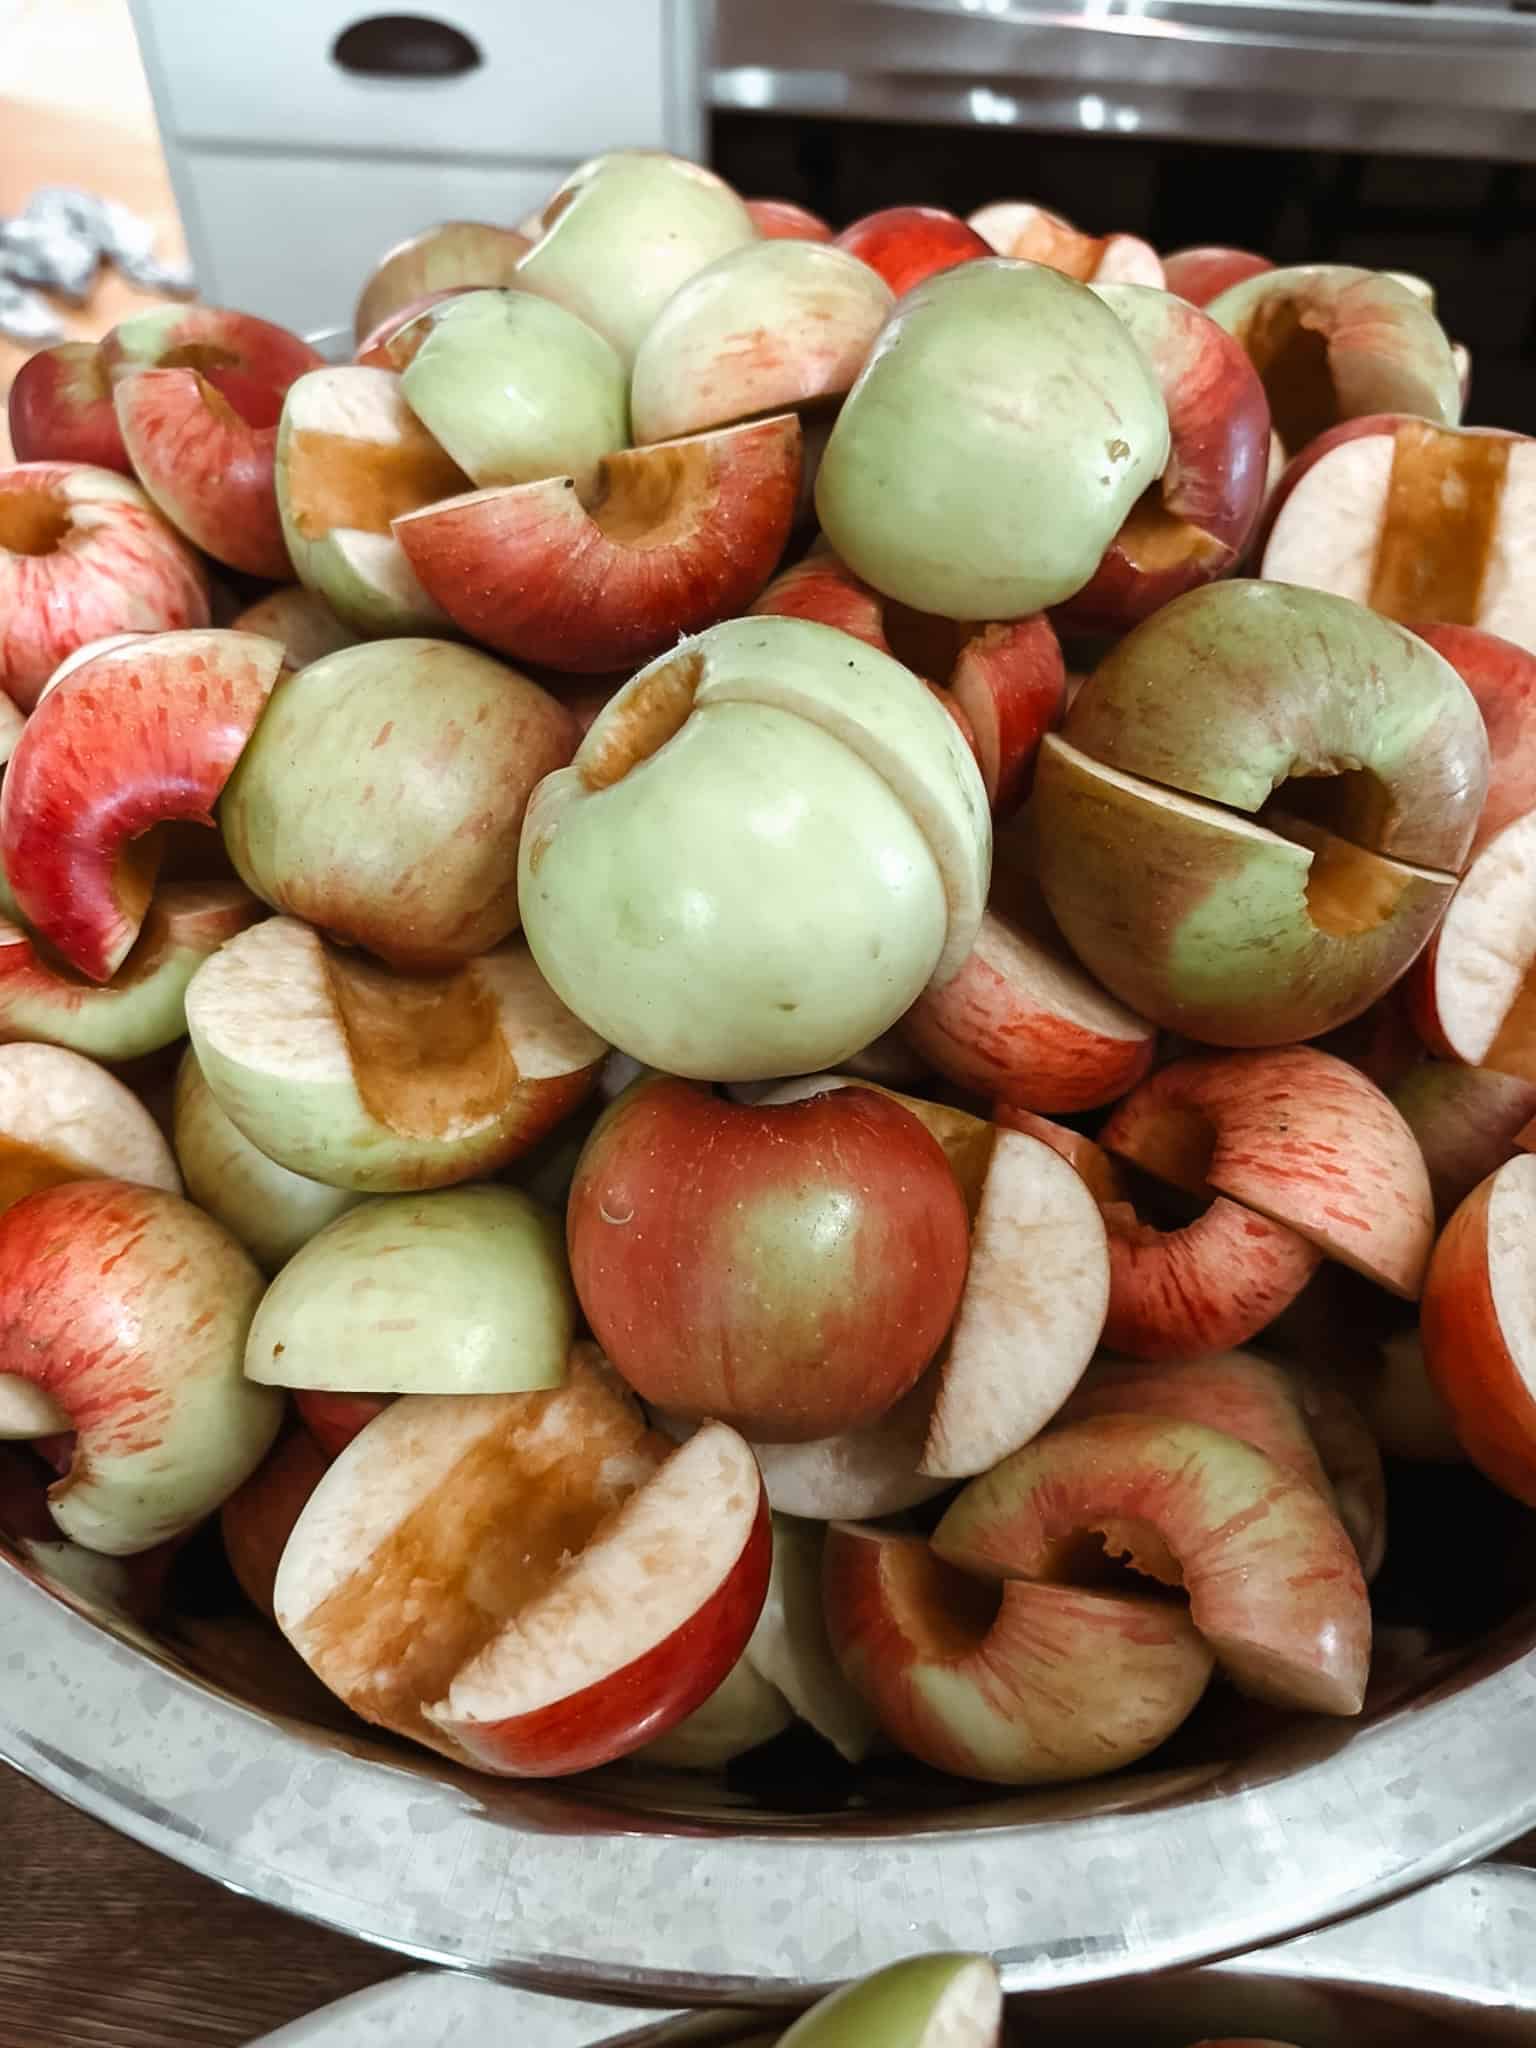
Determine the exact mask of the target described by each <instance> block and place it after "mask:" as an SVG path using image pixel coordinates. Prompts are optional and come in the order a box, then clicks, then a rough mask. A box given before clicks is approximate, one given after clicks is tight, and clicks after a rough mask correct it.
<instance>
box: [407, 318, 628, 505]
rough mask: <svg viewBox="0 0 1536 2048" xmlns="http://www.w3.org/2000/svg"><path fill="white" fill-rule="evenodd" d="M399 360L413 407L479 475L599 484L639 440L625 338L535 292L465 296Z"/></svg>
mask: <svg viewBox="0 0 1536 2048" xmlns="http://www.w3.org/2000/svg"><path fill="white" fill-rule="evenodd" d="M419 326H420V329H421V332H420V333H419V334H417V333H412V335H411V336H410V340H409V344H408V346H409V360H408V361H406V362H401V363H399V364H398V365H397V367H398V368H399V369H400V389H401V392H402V393H403V395H404V398H405V402H406V404H407V405H408V406H409V407H410V408H411V411H412V412H413V413H415V415H416V417H417V418H418V419H419V420H420V421H421V423H422V425H423V426H424V427H425V428H426V430H427V432H428V433H429V434H430V435H431V436H432V438H433V439H434V440H435V441H436V442H437V444H438V446H439V447H440V448H442V449H444V450H446V452H447V453H448V455H450V456H451V457H452V459H453V460H454V461H455V462H456V463H457V464H458V466H459V468H460V469H462V470H463V472H464V474H465V475H466V476H467V477H468V478H469V479H470V480H471V482H473V483H475V484H478V485H486V484H526V483H534V482H536V481H538V480H539V479H540V478H542V477H547V476H574V477H575V478H576V480H577V483H578V485H582V486H585V485H587V484H589V483H590V482H591V479H592V477H593V475H594V473H595V472H596V469H597V465H598V464H599V462H601V460H602V458H603V457H604V456H605V455H611V454H613V452H614V451H615V450H616V449H619V448H624V447H627V446H628V444H629V383H628V378H627V376H626V373H625V368H624V365H623V363H622V362H621V361H620V360H619V357H618V354H617V352H616V351H615V349H614V348H613V345H612V344H611V343H610V342H608V341H605V340H604V339H603V337H602V335H600V334H598V333H596V332H595V331H594V330H593V329H592V328H590V327H588V326H587V324H586V322H585V321H584V320H578V319H577V317H576V315H575V314H574V313H568V312H567V311H566V310H565V308H564V307H563V306H558V305H556V304H555V303H554V301H553V300H551V299H541V298H538V297H536V296H535V294H534V293H532V292H521V291H479V292H463V293H458V294H456V295H455V296H454V297H453V298H452V299H450V300H448V301H446V302H440V303H439V304H438V305H436V306H434V307H433V308H432V309H431V310H430V311H428V312H427V313H424V314H423V315H422V316H421V319H420V322H419Z"/></svg>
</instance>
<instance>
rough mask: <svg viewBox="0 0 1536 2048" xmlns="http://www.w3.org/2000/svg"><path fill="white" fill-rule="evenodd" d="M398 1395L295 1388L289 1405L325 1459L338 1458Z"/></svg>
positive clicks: (318, 1388)
mask: <svg viewBox="0 0 1536 2048" xmlns="http://www.w3.org/2000/svg"><path fill="white" fill-rule="evenodd" d="M399 1399H400V1396H399V1395H398V1394H333V1393H330V1392H328V1391H327V1390H326V1389H325V1388H323V1387H295V1388H294V1390H293V1405H294V1407H295V1408H296V1409H297V1410H298V1414H299V1420H300V1421H301V1422H302V1423H303V1425H304V1427H305V1428H306V1429H307V1430H308V1431H309V1433H310V1435H311V1436H312V1437H313V1438H314V1440H315V1442H316V1443H317V1444H318V1445H319V1447H320V1449H321V1450H322V1451H324V1453H325V1455H326V1458H327V1459H328V1460H329V1459H331V1458H339V1457H340V1456H341V1454H342V1452H343V1451H344V1450H345V1449H346V1448H347V1445H348V1444H349V1443H351V1441H352V1439H353V1437H355V1436H357V1435H358V1434H360V1432H361V1431H363V1430H365V1429H366V1428H367V1427H368V1425H369V1423H370V1422H372V1420H373V1418H374V1417H375V1416H376V1415H382V1414H383V1413H384V1410H385V1409H386V1408H388V1407H389V1406H390V1405H391V1403H393V1402H395V1401H397V1400H399Z"/></svg>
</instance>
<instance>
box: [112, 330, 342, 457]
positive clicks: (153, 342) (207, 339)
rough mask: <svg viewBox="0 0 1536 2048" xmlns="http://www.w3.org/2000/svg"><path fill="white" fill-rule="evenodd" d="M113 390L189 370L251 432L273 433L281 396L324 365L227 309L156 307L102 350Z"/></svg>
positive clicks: (288, 338)
mask: <svg viewBox="0 0 1536 2048" xmlns="http://www.w3.org/2000/svg"><path fill="white" fill-rule="evenodd" d="M101 360H102V364H103V366H104V368H105V370H106V372H107V376H108V378H109V379H110V381H111V383H112V385H113V387H114V389H115V388H116V387H117V385H118V384H120V383H121V382H123V381H124V380H125V379H126V378H129V377H134V376H137V375H138V374H139V373H140V372H141V371H145V370H190V371H193V372H194V373H195V374H196V375H197V376H199V377H201V378H203V379H204V380H205V382H207V383H208V384H210V385H212V387H213V389H214V390H215V391H216V392H217V393H218V394H219V396H220V397H221V398H222V399H223V400H224V401H225V402H226V404H227V405H229V406H230V407H231V408H232V410H233V411H234V412H235V413H236V414H237V415H238V416H239V417H240V418H241V419H242V420H245V421H247V422H248V423H249V424H250V425H251V426H253V427H275V426H276V425H277V420H278V415H279V414H280V413H281V411H282V409H283V394H284V392H285V391H286V390H287V389H288V387H289V385H290V384H292V383H293V381H294V379H295V378H296V377H301V376H303V374H304V372H305V371H306V370H314V369H318V368H319V367H320V365H321V364H322V363H323V362H324V360H325V358H324V357H323V356H322V355H321V354H320V352H319V350H318V349H315V348H311V346H310V345H309V343H308V342H307V341H301V340H300V339H299V337H298V335H296V334H290V333H289V331H288V329H287V328H286V327H278V326H275V325H274V324H273V322H272V321H270V320H259V319H258V318H257V317H256V315H255V314H254V313H237V312H233V311H231V310H230V309H229V308H228V307H225V306H202V305H184V306H152V307H150V308H148V309H147V310H146V311H145V312H142V313H135V314H133V315H131V316H130V318H128V319H127V320H122V321H119V322H118V324H117V326H116V327H114V328H113V329H112V330H111V332H110V333H109V334H108V335H106V337H105V338H104V339H103V341H102V342H101Z"/></svg>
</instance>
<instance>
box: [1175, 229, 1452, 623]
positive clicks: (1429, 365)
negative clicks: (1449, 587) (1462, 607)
mask: <svg viewBox="0 0 1536 2048" xmlns="http://www.w3.org/2000/svg"><path fill="white" fill-rule="evenodd" d="M1206 311H1207V312H1208V313H1209V314H1210V316H1211V318H1212V319H1213V320H1218V321H1220V323H1221V325H1222V326H1223V327H1225V328H1226V330H1227V331H1228V333H1229V334H1234V335H1236V337H1237V339H1238V340H1239V341H1240V342H1241V343H1242V344H1243V347H1244V348H1245V349H1246V350H1247V352H1248V354H1249V356H1250V357H1251V358H1252V361H1253V366H1254V368H1255V369H1256V370H1257V371H1258V373H1259V376H1260V377H1261V379H1262V380H1263V384H1264V389H1265V391H1266V393H1267V394H1268V396H1269V409H1270V413H1271V414H1272V416H1273V418H1274V423H1275V431H1276V432H1277V433H1278V434H1279V436H1280V438H1281V440H1282V441H1283V442H1284V443H1285V447H1286V451H1287V453H1289V454H1292V455H1294V454H1296V452H1297V451H1298V450H1299V449H1301V448H1304V447H1305V446H1306V444H1307V443H1308V442H1309V441H1311V440H1314V439H1315V438H1316V437H1317V435H1319V434H1321V433H1323V432H1325V431H1326V430H1327V429H1328V428H1329V427H1332V426H1336V425H1337V424H1338V422H1339V421H1340V420H1347V419H1352V418H1355V417H1358V416H1359V415H1362V414H1365V413H1377V412H1405V413H1412V414H1413V415H1415V417H1417V418H1420V419H1426V420H1431V421H1433V422H1435V423H1436V424H1437V425H1440V426H1445V427H1453V426H1455V424H1456V422H1457V420H1458V419H1459V418H1460V416H1461V380H1460V378H1459V376H1458V374H1457V370H1456V364H1455V362H1454V360H1453V359H1452V356H1451V345H1450V342H1449V341H1448V340H1447V339H1446V337H1445V333H1444V330H1443V329H1442V328H1441V326H1440V323H1439V321H1438V320H1436V318H1435V316H1434V314H1433V313H1432V312H1430V310H1429V308H1428V307H1427V306H1426V305H1425V304H1424V302H1423V300H1422V299H1420V298H1419V297H1418V296H1417V294H1416V293H1414V292H1411V291H1409V290H1408V288H1407V287H1406V286H1405V285H1403V284H1400V283H1399V282H1398V281H1397V280H1396V279H1394V278H1390V277H1387V276H1385V275H1383V274H1382V273H1381V272H1380V271H1375V270H1359V269H1354V268H1352V267H1351V266H1349V265H1348V264H1342V263H1307V264H1300V265H1298V266H1296V267H1295V268H1292V269H1285V270H1268V271H1264V272H1262V273H1261V274H1260V275H1258V276H1255V277H1250V278H1248V279H1246V280H1245V281H1244V282H1242V283H1240V284H1234V285H1231V286H1229V287H1228V289H1227V290H1226V291H1224V292H1220V293H1218V295H1217V296H1216V297H1215V298H1214V299H1211V300H1210V301H1209V302H1208V304H1207V306H1206ZM1421 616H1423V614H1421Z"/></svg>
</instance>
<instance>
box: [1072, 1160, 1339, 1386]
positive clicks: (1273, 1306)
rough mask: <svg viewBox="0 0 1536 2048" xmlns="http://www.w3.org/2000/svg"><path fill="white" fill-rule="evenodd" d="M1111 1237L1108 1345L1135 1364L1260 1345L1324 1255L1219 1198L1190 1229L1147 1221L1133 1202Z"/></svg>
mask: <svg viewBox="0 0 1536 2048" xmlns="http://www.w3.org/2000/svg"><path fill="white" fill-rule="evenodd" d="M1103 1216H1104V1225H1105V1228H1106V1230H1107V1231H1108V1232H1109V1313H1108V1315H1107V1316H1106V1318H1105V1322H1104V1343H1105V1346H1106V1348H1107V1349H1109V1350H1110V1351H1119V1352H1123V1353H1124V1354H1125V1355H1126V1356H1127V1357H1129V1358H1146V1359H1168V1358H1192V1357H1193V1358H1199V1357H1203V1356H1206V1355H1207V1354H1209V1353H1211V1352H1215V1351H1231V1350H1233V1349H1234V1348H1235V1347H1236V1346H1238V1345H1240V1344H1246V1343H1247V1342H1248V1340H1249V1338H1250V1337H1256V1336H1257V1335H1258V1333H1259V1331H1260V1330H1262V1329H1264V1328H1265V1327H1266V1325H1267V1324H1269V1323H1272V1322H1273V1321H1274V1319H1275V1317H1276V1316H1277V1315H1279V1314H1280V1312H1281V1310H1282V1309H1284V1308H1287V1307H1289V1305H1290V1304H1291V1303H1292V1302H1293V1301H1294V1300H1295V1299H1296V1297H1297V1295H1298V1294H1300V1292H1301V1290H1302V1288H1303V1287H1305V1286H1306V1284H1307V1282H1308V1281H1309V1280H1310V1279H1311V1277H1312V1275H1313V1274H1314V1273H1315V1272H1316V1270H1317V1268H1318V1266H1319V1265H1320V1264H1321V1263H1322V1256H1323V1255H1322V1253H1321V1252H1320V1251H1318V1249H1317V1248H1316V1246H1315V1245H1310V1244H1308V1243H1307V1241H1306V1239H1305V1238H1303V1237H1299V1236H1298V1235H1297V1233H1296V1232H1295V1231H1294V1230H1288V1229H1286V1227H1285V1226H1284V1224H1280V1223H1271V1222H1270V1221H1269V1220H1268V1219H1267V1218H1266V1217H1263V1216H1255V1215H1254V1214H1253V1213H1252V1211H1251V1210H1248V1209H1243V1208H1240V1207H1239V1206H1238V1204H1237V1203H1236V1202H1229V1201H1226V1200H1225V1199H1218V1200H1216V1201H1214V1202H1212V1204H1211V1205H1210V1207H1209V1208H1208V1209H1207V1210H1206V1211H1205V1213H1204V1214H1203V1215H1202V1216H1199V1217H1197V1218H1196V1219H1195V1221H1194V1222H1193V1223H1190V1224H1187V1225H1186V1226H1185V1228H1184V1229H1182V1230H1171V1231H1162V1230H1158V1229H1155V1228H1154V1227H1153V1226H1152V1225H1151V1224H1149V1223H1143V1222H1142V1221H1141V1220H1140V1218H1139V1217H1138V1216H1137V1214H1136V1211H1135V1209H1134V1208H1133V1207H1132V1206H1131V1205H1130V1203H1128V1202H1110V1203H1107V1204H1106V1205H1105V1206H1104V1209H1103Z"/></svg>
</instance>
